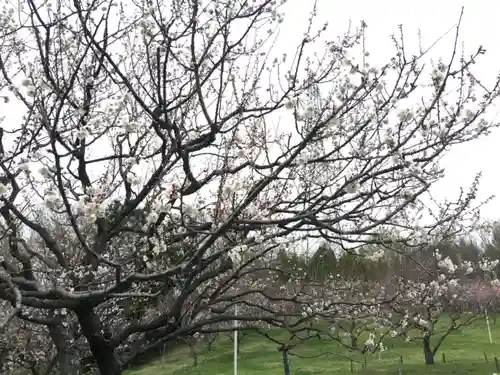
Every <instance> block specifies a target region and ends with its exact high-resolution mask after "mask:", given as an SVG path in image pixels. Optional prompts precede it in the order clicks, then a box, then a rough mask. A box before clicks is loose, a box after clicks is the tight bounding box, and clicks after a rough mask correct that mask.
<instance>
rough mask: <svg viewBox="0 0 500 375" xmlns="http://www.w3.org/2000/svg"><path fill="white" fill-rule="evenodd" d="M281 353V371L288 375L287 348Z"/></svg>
mask: <svg viewBox="0 0 500 375" xmlns="http://www.w3.org/2000/svg"><path fill="white" fill-rule="evenodd" d="M282 353H283V371H284V374H285V375H290V362H289V361H288V348H287V347H284V348H283V349H282Z"/></svg>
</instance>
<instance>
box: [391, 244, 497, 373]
mask: <svg viewBox="0 0 500 375" xmlns="http://www.w3.org/2000/svg"><path fill="white" fill-rule="evenodd" d="M497 263H498V261H489V260H486V259H482V260H481V261H479V262H478V263H477V264H473V263H472V262H470V261H465V262H463V264H460V265H457V264H454V263H453V261H452V260H451V258H450V257H444V258H443V256H442V255H441V253H440V251H439V249H436V250H435V251H434V259H432V258H431V259H429V260H428V261H427V264H426V267H425V270H426V272H425V273H423V274H422V275H421V276H420V277H419V279H418V280H409V279H406V280H401V286H400V290H401V291H403V293H401V294H400V295H399V296H398V301H397V302H396V303H394V304H393V305H392V306H391V307H392V308H393V310H394V311H395V312H396V313H397V314H398V316H399V317H400V318H401V319H395V320H393V322H396V324H397V325H398V327H397V328H396V329H395V330H394V331H393V332H392V334H391V335H392V336H396V335H400V336H403V337H404V338H405V340H406V341H414V340H421V341H422V344H423V345H422V348H423V353H424V359H425V363H426V364H428V365H431V364H434V358H435V355H436V353H437V352H438V350H439V348H440V347H441V344H442V343H443V342H444V340H445V339H446V338H447V337H448V336H449V335H450V334H452V333H453V332H456V331H458V330H460V329H461V328H463V327H466V326H468V325H470V324H473V323H474V322H476V321H477V320H478V319H481V318H483V317H484V310H483V308H484V306H481V305H482V304H483V303H484V302H485V301H484V300H481V299H478V298H477V295H476V293H477V290H476V289H475V288H471V283H470V280H467V277H466V276H467V275H468V274H471V273H472V272H473V271H474V270H479V271H480V272H484V273H485V277H486V279H489V280H491V284H492V285H493V286H495V285H497V284H498V279H497V278H496V275H495V274H494V273H493V274H492V271H493V269H494V268H495V266H496V265H497ZM459 271H462V272H461V275H462V277H460V274H459ZM474 304H477V305H478V308H477V307H475V306H473V305H474Z"/></svg>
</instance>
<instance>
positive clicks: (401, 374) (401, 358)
mask: <svg viewBox="0 0 500 375" xmlns="http://www.w3.org/2000/svg"><path fill="white" fill-rule="evenodd" d="M399 375H403V356H401V357H399Z"/></svg>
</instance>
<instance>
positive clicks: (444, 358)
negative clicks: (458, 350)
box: [443, 353, 446, 363]
mask: <svg viewBox="0 0 500 375" xmlns="http://www.w3.org/2000/svg"><path fill="white" fill-rule="evenodd" d="M443 363H446V356H445V355H444V353H443Z"/></svg>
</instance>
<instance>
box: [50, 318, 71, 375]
mask: <svg viewBox="0 0 500 375" xmlns="http://www.w3.org/2000/svg"><path fill="white" fill-rule="evenodd" d="M49 334H50V337H51V338H52V342H53V343H54V345H55V347H56V350H57V352H56V353H57V354H56V358H55V361H54V363H53V364H52V363H51V365H52V366H54V365H56V364H57V365H58V366H57V367H58V368H59V373H60V374H64V375H66V374H68V375H69V374H71V373H72V371H71V356H70V351H69V348H68V339H69V338H68V337H67V336H68V335H67V334H65V332H64V331H63V329H62V327H60V326H57V327H50V328H49ZM51 371H52V369H51ZM48 374H50V372H48Z"/></svg>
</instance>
